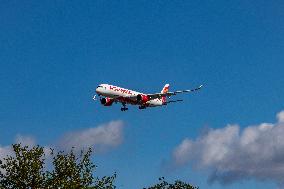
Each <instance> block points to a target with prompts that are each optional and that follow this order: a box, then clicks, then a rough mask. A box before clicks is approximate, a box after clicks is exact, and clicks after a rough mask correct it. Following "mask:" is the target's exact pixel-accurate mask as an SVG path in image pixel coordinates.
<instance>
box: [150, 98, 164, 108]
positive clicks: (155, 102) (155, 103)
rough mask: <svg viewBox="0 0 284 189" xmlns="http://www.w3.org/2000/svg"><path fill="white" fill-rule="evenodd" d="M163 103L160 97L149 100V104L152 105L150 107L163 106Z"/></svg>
mask: <svg viewBox="0 0 284 189" xmlns="http://www.w3.org/2000/svg"><path fill="white" fill-rule="evenodd" d="M162 105H163V103H162V101H161V100H159V99H153V100H149V101H148V102H147V106H150V107H154V106H162Z"/></svg>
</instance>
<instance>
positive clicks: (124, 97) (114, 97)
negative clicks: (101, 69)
mask: <svg viewBox="0 0 284 189" xmlns="http://www.w3.org/2000/svg"><path fill="white" fill-rule="evenodd" d="M202 86H203V85H200V86H199V87H197V88H195V89H190V90H181V91H174V92H169V87H170V85H169V84H166V85H165V86H164V87H163V89H162V91H161V92H160V93H153V94H145V93H141V92H137V91H133V90H129V89H125V88H122V87H118V86H114V85H109V84H100V85H99V86H98V87H97V88H96V93H97V94H98V96H100V102H101V104H102V105H104V106H111V105H112V104H113V103H114V102H115V103H117V102H119V103H121V104H122V106H123V107H122V108H121V111H126V110H128V108H127V107H126V104H131V105H138V106H139V109H146V108H148V107H157V106H165V105H168V104H169V103H174V102H181V101H182V100H167V97H168V98H170V97H171V96H173V95H177V94H180V93H188V92H194V91H197V90H199V89H201V87H202ZM102 96H103V97H102ZM93 100H97V98H96V95H94V97H93Z"/></svg>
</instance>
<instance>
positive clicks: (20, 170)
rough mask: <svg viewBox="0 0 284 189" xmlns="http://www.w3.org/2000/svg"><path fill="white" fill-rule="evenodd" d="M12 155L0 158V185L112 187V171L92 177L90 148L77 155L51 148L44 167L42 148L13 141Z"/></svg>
mask: <svg viewBox="0 0 284 189" xmlns="http://www.w3.org/2000/svg"><path fill="white" fill-rule="evenodd" d="M12 147H13V151H14V153H15V155H14V156H7V157H6V158H4V161H3V162H0V189H2V188H5V189H12V188H13V189H29V188H30V189H39V188H49V189H53V188H54V189H55V188H56V189H58V188H61V189H67V188H68V189H113V188H115V185H114V181H115V178H116V174H114V175H113V176H104V177H103V178H101V179H100V178H98V177H96V178H94V176H93V173H94V170H95V168H96V165H95V164H94V163H93V162H92V161H91V154H92V150H91V149H89V150H88V151H86V152H84V151H81V153H80V155H77V154H76V153H75V152H74V149H72V150H71V151H70V152H67V153H66V152H64V151H60V152H57V153H55V152H54V150H51V153H50V154H49V155H51V157H52V166H51V168H50V171H48V170H47V167H45V154H44V148H43V147H40V146H35V147H32V148H29V147H28V146H24V147H22V146H21V144H14V145H13V146H12Z"/></svg>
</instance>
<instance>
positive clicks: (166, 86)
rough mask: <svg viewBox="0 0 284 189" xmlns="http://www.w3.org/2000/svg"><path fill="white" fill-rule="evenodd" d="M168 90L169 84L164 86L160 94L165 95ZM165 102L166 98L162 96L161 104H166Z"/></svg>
mask: <svg viewBox="0 0 284 189" xmlns="http://www.w3.org/2000/svg"><path fill="white" fill-rule="evenodd" d="M169 88H170V85H169V84H166V85H165V86H164V88H163V90H162V91H161V93H162V94H166V93H167V92H169ZM166 101H167V97H165V96H163V97H162V102H163V103H164V102H166Z"/></svg>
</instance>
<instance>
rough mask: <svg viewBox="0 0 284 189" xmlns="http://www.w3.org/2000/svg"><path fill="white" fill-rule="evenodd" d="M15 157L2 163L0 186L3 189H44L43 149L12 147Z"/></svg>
mask: <svg viewBox="0 0 284 189" xmlns="http://www.w3.org/2000/svg"><path fill="white" fill-rule="evenodd" d="M12 148H13V151H14V152H15V156H8V157H6V158H4V163H3V162H0V186H1V187H2V188H7V189H9V188H11V189H12V188H13V189H14V188H17V189H26V188H31V189H36V188H44V183H45V173H44V171H43V168H44V151H43V148H42V147H39V146H34V147H33V148H31V149H29V148H28V147H27V146H24V147H22V146H21V145H20V144H14V145H12Z"/></svg>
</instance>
